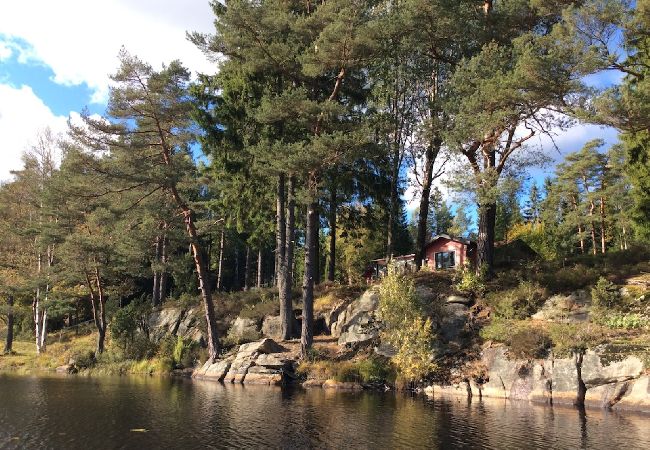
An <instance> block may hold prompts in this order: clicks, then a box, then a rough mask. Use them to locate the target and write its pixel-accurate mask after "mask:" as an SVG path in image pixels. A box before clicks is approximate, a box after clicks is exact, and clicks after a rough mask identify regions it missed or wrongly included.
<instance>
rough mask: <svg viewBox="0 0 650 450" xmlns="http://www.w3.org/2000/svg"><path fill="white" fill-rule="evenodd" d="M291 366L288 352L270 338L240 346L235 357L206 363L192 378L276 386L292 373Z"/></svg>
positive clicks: (292, 358) (292, 359)
mask: <svg viewBox="0 0 650 450" xmlns="http://www.w3.org/2000/svg"><path fill="white" fill-rule="evenodd" d="M294 364H295V356H294V355H293V354H292V353H290V352H288V351H287V350H286V349H285V348H283V347H282V346H280V345H279V344H277V343H276V342H275V341H274V340H273V339H269V338H264V339H261V340H259V341H256V342H249V343H247V344H242V345H240V346H239V349H238V351H237V353H236V354H233V355H229V356H227V357H225V358H223V359H221V360H218V361H216V362H214V363H210V362H206V363H205V364H204V365H203V366H202V367H201V368H199V369H197V370H195V371H194V374H193V375H192V377H193V378H198V379H208V380H215V381H223V382H224V383H243V384H267V385H280V384H283V383H284V382H285V381H286V377H287V376H288V375H289V374H292V373H293V368H294Z"/></svg>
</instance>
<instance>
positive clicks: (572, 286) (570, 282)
mask: <svg viewBox="0 0 650 450" xmlns="http://www.w3.org/2000/svg"><path fill="white" fill-rule="evenodd" d="M597 278H598V271H597V270H595V269H593V268H590V267H587V266H585V265H583V264H576V265H575V266H572V267H562V268H560V269H558V270H557V271H556V272H554V273H553V272H547V273H546V274H544V276H543V279H544V285H545V286H546V287H548V288H549V289H550V290H551V291H552V292H556V293H557V292H568V291H575V290H577V289H582V288H584V287H586V286H588V285H590V284H593V283H594V282H595V281H596V279H597Z"/></svg>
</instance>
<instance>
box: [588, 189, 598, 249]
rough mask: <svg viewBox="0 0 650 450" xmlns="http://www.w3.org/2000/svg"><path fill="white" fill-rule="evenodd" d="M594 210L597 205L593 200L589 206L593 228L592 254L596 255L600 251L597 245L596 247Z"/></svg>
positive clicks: (590, 222)
mask: <svg viewBox="0 0 650 450" xmlns="http://www.w3.org/2000/svg"><path fill="white" fill-rule="evenodd" d="M594 209H596V205H595V204H594V202H593V200H592V201H591V203H590V205H589V224H590V227H591V252H592V253H593V254H594V255H595V254H596V253H598V250H596V248H597V245H596V225H595V224H594Z"/></svg>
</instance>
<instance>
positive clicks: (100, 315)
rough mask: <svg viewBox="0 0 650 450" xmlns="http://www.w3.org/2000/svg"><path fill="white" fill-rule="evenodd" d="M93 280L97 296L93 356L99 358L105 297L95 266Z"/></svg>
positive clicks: (104, 314)
mask: <svg viewBox="0 0 650 450" xmlns="http://www.w3.org/2000/svg"><path fill="white" fill-rule="evenodd" d="M95 281H96V282H97V296H98V302H97V303H98V307H99V312H98V317H97V321H96V323H97V324H98V326H97V331H98V333H97V349H96V350H95V357H96V358H99V355H101V354H102V353H104V341H105V339H106V308H105V306H106V298H105V297H104V287H103V286H102V281H101V277H100V275H99V269H98V268H97V267H95Z"/></svg>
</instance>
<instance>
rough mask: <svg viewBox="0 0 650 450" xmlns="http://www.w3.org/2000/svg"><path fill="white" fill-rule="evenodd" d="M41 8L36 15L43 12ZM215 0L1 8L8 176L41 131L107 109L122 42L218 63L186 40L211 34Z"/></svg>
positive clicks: (0, 131) (80, 1) (160, 59)
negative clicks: (212, 1)
mask: <svg viewBox="0 0 650 450" xmlns="http://www.w3.org/2000/svg"><path fill="white" fill-rule="evenodd" d="M36 11H37V12H38V13H35V12H36ZM212 21H213V15H212V10H211V8H210V6H209V3H208V0H184V1H178V0H137V1H133V0H103V1H102V2H94V1H87V0H57V1H56V2H54V1H47V2H45V1H42V0H21V1H20V2H4V4H3V6H2V13H0V136H2V145H1V146H0V181H6V180H8V179H10V178H11V176H10V170H15V169H19V168H20V167H21V165H22V164H21V154H22V153H23V152H24V151H26V150H28V149H29V148H30V146H31V145H32V143H33V142H35V136H36V134H37V133H38V131H39V130H41V129H43V128H44V127H46V126H47V127H50V128H52V129H53V130H54V131H55V132H63V131H65V128H66V121H67V119H68V117H69V116H71V115H72V116H73V117H74V115H75V114H78V113H79V112H80V111H82V109H83V108H88V109H89V110H90V112H92V113H102V112H103V111H104V110H105V108H106V99H107V95H108V86H109V78H108V75H109V74H110V73H113V72H114V71H115V70H116V69H117V64H118V60H117V55H118V52H119V50H120V48H121V47H122V46H124V47H125V48H126V49H127V50H129V51H130V52H131V53H133V54H135V55H137V56H139V57H140V58H142V59H143V60H145V61H147V62H149V63H151V64H152V65H154V67H159V66H160V65H161V64H162V63H164V62H168V61H170V60H172V59H180V60H181V61H182V62H183V63H184V64H185V65H186V66H187V67H188V68H190V69H191V70H192V71H194V72H207V73H209V72H214V71H215V69H216V67H215V65H214V63H212V62H210V61H208V60H207V59H206V58H205V56H204V55H202V54H201V52H200V51H199V50H198V49H196V48H195V47H194V46H193V45H192V44H191V43H190V42H188V41H187V39H186V38H185V33H186V31H200V32H208V33H209V32H211V31H212V30H213V23H212Z"/></svg>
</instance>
